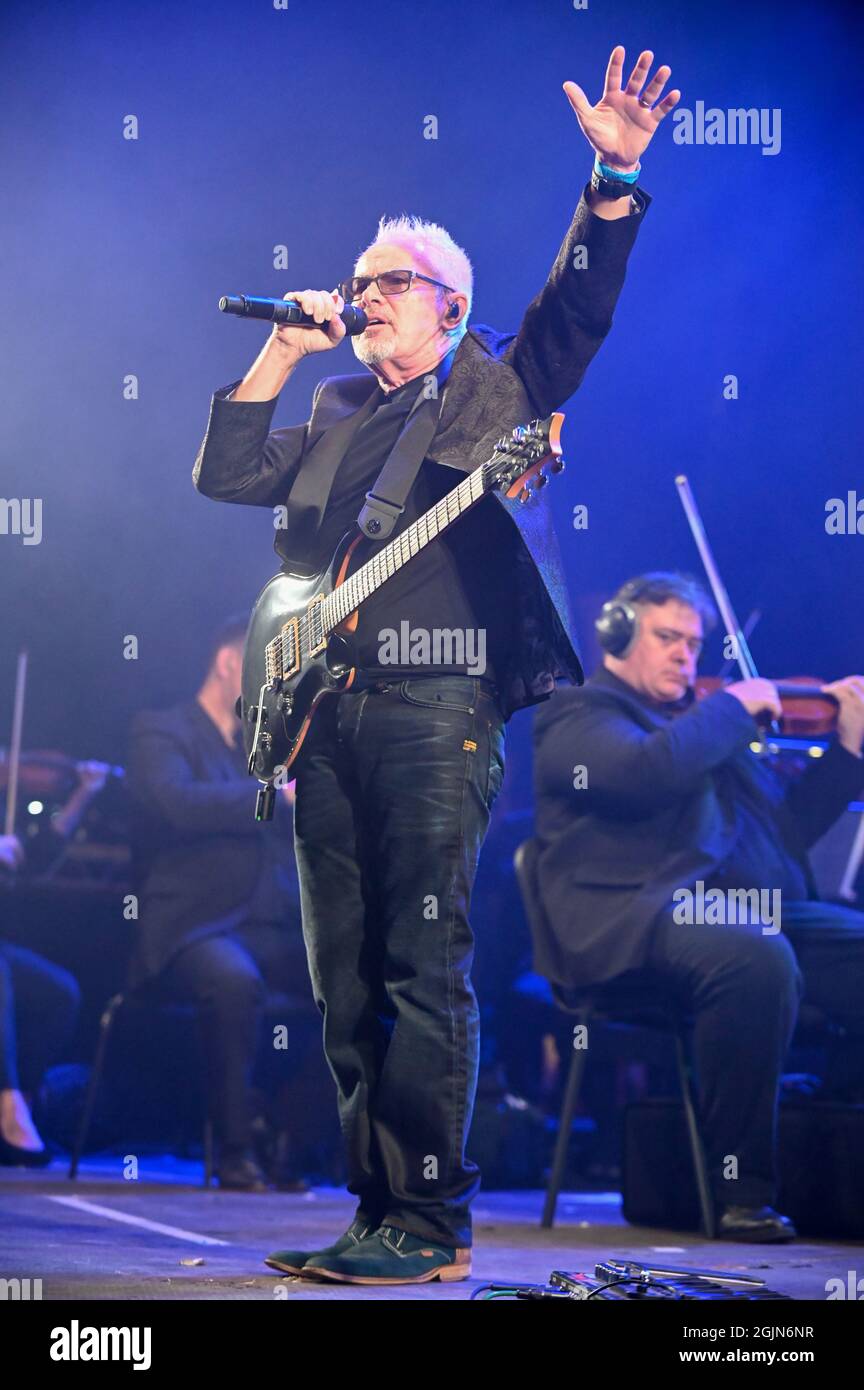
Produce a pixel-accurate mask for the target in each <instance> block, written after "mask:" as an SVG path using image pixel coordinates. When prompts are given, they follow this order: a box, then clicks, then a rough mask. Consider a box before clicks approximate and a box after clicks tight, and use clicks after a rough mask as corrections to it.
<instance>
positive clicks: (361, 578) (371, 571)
mask: <svg viewBox="0 0 864 1390" xmlns="http://www.w3.org/2000/svg"><path fill="white" fill-rule="evenodd" d="M485 468H486V465H485V464H481V465H480V467H479V468H475V469H474V470H473V472H471V473H469V474H468V475H467V477H465V478H463V480H462V482H461V483H459V484H458V485H457V486H456V487H454V488H453V490H452V491H451V492H448V493H447V495H446V496H445V497H442V498H441V501H440V502H436V503H435V505H434V506H432V507H430V508H429V510H428V511H426V512H424V513H423V515H422V516H421V517H418V518H417V520H416V521H415V522H413V523H412V524H411V525H410V526H408V527H407V528H406V529H405V530H404V531H402V532H401V534H400V535H398V536H397V537H396V538H395V540H392V541H390V543H389V544H388V545H385V546H384V549H383V550H379V551H378V553H377V555H373V557H372V559H371V560H367V561H366V563H365V565H362V566H361V567H360V569H359V570H356V571H355V573H354V574H352V575H351V576H350V578H348V579H346V580H345V582H344V583H343V584H340V585H339V587H338V589H334V590H333V592H332V593H331V594H329V595H328V597H327V598H326V599H325V600H324V603H323V605H322V607H323V609H324V613H323V626H324V632H325V633H328V632H332V631H333V629H334V628H335V627H337V626H338V624H339V623H341V622H344V620H345V619H346V618H347V617H348V615H349V613H353V612H354V610H355V609H356V608H359V607H360V604H361V603H364V602H365V601H366V599H367V598H370V597H371V595H372V594H374V593H375V591H376V590H377V589H380V588H381V585H382V584H386V583H387V580H388V579H392V578H393V575H394V574H396V573H397V571H398V570H400V569H401V568H402V566H403V565H405V564H407V563H408V561H409V560H412V559H413V558H414V556H415V555H419V553H420V551H421V550H424V549H425V548H426V546H427V545H429V544H431V542H432V541H434V540H437V538H438V537H439V536H441V535H443V533H444V532H445V531H446V530H447V528H448V526H452V525H453V522H454V521H458V519H459V517H460V516H463V515H464V513H465V512H467V510H468V508H469V507H473V505H474V503H475V502H479V501H480V498H481V497H482V496H483V495H484V493H485V492H486V491H487V490H488V489H487V487H486V482H485Z"/></svg>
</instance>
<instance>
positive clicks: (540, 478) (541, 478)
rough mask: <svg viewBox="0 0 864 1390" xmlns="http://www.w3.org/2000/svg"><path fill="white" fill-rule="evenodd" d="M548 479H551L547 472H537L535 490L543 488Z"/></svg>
mask: <svg viewBox="0 0 864 1390" xmlns="http://www.w3.org/2000/svg"><path fill="white" fill-rule="evenodd" d="M548 481H549V479H548V478H547V477H546V474H545V473H543V472H542V471H541V472H540V473H538V474H537V477H536V478H535V479H534V490H535V492H539V491H540V489H541V487H545V486H546V484H547V483H548Z"/></svg>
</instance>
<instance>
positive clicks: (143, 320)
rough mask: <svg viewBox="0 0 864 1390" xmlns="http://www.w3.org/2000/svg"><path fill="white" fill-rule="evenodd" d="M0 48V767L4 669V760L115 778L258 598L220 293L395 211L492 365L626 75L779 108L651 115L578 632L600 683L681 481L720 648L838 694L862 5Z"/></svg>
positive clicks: (248, 18)
mask: <svg viewBox="0 0 864 1390" xmlns="http://www.w3.org/2000/svg"><path fill="white" fill-rule="evenodd" d="M0 24H2V59H0V82H2V90H3V120H2V127H0V188H2V196H3V209H4V217H3V224H4V229H3V254H2V258H0V276H2V323H3V332H2V335H0V352H2V362H0V372H2V383H3V391H2V465H0V468H2V471H0V495H2V496H3V497H22V496H23V497H40V498H42V499H43V539H42V542H41V544H40V545H37V546H25V545H23V544H22V541H21V538H20V537H17V536H9V535H0V595H2V616H3V622H2V635H0V745H3V744H5V743H7V742H8V730H9V727H10V722H11V709H12V690H13V681H14V658H15V653H16V651H17V650H18V649H19V647H20V646H22V645H25V644H26V646H27V647H28V648H29V651H30V680H29V691H28V703H27V710H26V718H25V728H24V740H25V747H29V748H34V747H35V748H40V747H41V748H57V749H61V750H63V751H65V752H68V753H70V754H72V755H73V756H74V757H75V758H78V759H82V758H100V759H105V760H108V761H110V762H114V763H120V762H122V761H123V759H124V756H125V740H126V731H127V727H128V724H129V720H130V717H131V715H132V714H133V712H134V711H135V710H136V709H138V708H141V707H142V706H148V705H154V704H163V703H168V702H171V701H174V700H176V699H179V698H182V697H184V696H186V695H188V694H191V693H192V692H193V691H194V689H195V688H196V687H197V684H198V681H199V680H200V677H201V674H202V667H203V663H204V657H205V653H206V649H207V644H208V640H209V636H210V633H211V630H212V629H213V627H214V626H215V625H216V624H217V623H218V622H219V621H220V620H221V619H222V618H223V617H224V616H225V615H226V614H228V613H233V612H236V611H237V610H246V609H248V607H249V606H250V605H251V603H252V601H253V599H254V597H255V595H256V593H257V591H258V590H259V588H260V587H261V585H262V584H263V583H264V582H265V581H266V579H267V578H268V577H269V576H270V574H271V573H272V572H273V571H274V570H275V568H276V562H275V557H274V556H273V553H272V540H273V519H272V515H271V514H270V513H269V512H268V511H265V510H257V509H245V508H241V507H227V506H221V505H218V504H215V503H213V502H211V501H208V500H206V499H205V498H203V497H201V496H199V495H198V494H197V493H196V492H195V491H194V489H193V486H192V482H191V469H192V463H193V460H194V457H195V453H196V450H197V448H198V444H199V442H200V440H201V437H202V434H203V432H204V428H205V425H206V421H207V412H208V407H209V400H210V395H211V392H212V391H213V390H214V389H215V388H216V387H217V386H219V385H223V384H225V383H227V382H229V381H231V380H233V379H235V378H237V377H240V376H242V375H243V373H244V372H245V370H246V369H247V367H248V366H249V364H250V363H251V361H252V360H253V358H254V357H255V355H256V354H257V352H258V350H259V347H260V346H261V344H262V342H263V341H264V338H265V336H266V331H267V330H266V329H264V328H262V327H261V326H255V325H253V324H248V323H243V322H240V321H237V320H234V319H230V318H227V317H224V316H222V315H220V314H219V313H218V312H217V308H216V304H217V300H218V298H219V296H220V295H222V294H225V293H237V292H244V293H251V294H264V295H274V296H282V295H283V294H285V293H286V292H288V291H289V290H298V289H302V288H304V287H306V286H311V287H315V288H320V287H326V288H329V287H331V286H332V285H333V284H335V283H336V281H337V280H338V279H340V278H342V277H343V276H345V275H346V274H348V273H350V271H351V269H352V266H353V262H354V259H355V257H356V256H357V255H358V253H359V252H360V251H361V250H362V249H363V248H364V247H365V246H366V245H367V244H368V243H369V241H370V240H371V239H372V237H373V236H374V233H375V229H376V226H377V222H378V219H379V217H380V216H381V215H382V214H386V215H397V214H399V213H402V212H408V213H415V214H418V215H420V216H422V217H425V218H428V219H431V220H434V221H437V222H440V223H442V224H443V225H444V226H446V227H447V228H448V229H449V230H450V232H451V234H452V235H453V236H454V238H455V239H456V241H457V242H458V243H459V244H461V245H462V246H464V247H465V248H466V250H467V251H468V253H469V255H470V256H471V258H472V260H473V263H474V268H475V303H474V314H473V318H474V320H475V321H476V322H479V323H489V324H491V325H493V326H494V327H496V328H498V329H500V330H505V331H513V330H515V329H516V328H517V326H518V324H519V321H520V317H521V315H522V312H523V310H524V308H525V306H526V305H527V304H528V302H529V300H530V299H531V298H532V297H533V296H534V294H535V293H536V292H537V291H538V289H539V288H540V287H541V285H542V283H543V281H544V279H545V276H546V274H547V271H548V269H549V267H550V265H551V264H552V261H553V259H554V257H555V254H556V252H557V249H558V246H559V244H560V241H561V239H562V237H563V235H564V233H565V231H566V229H567V227H568V224H569V222H570V219H571V217H572V214H573V210H574V208H575V206H576V203H577V201H578V198H579V194H580V191H581V189H582V188H583V186H584V184H585V182H586V181H587V179H588V177H589V173H590V168H591V162H592V155H591V152H590V150H589V148H588V146H587V143H586V141H585V139H584V137H583V135H582V133H581V131H580V129H579V126H578V124H577V121H576V118H575V116H574V114H573V113H572V111H571V109H570V106H569V103H568V102H567V99H566V97H565V96H564V94H563V92H562V90H561V84H562V82H563V81H564V80H566V79H573V80H576V81H578V82H579V83H580V85H581V86H582V87H583V88H584V89H585V91H586V93H587V94H588V96H589V98H590V100H591V101H592V102H593V101H596V100H597V99H598V98H599V96H600V93H601V90H602V83H603V75H604V72H605V68H606V63H607V60H608V56H609V53H610V51H611V49H612V47H613V46H614V45H615V44H616V43H623V44H624V46H625V48H626V63H625V72H626V73H627V74H629V71H630V68H631V67H632V64H633V62H634V61H635V59H636V57H637V55H638V53H639V51H640V50H641V49H642V48H645V47H650V48H651V49H652V50H653V51H654V53H655V61H656V63H661V62H668V63H669V64H670V65H671V67H672V78H671V83H670V86H678V87H680V88H681V90H682V94H683V95H682V101H681V106H682V107H686V108H689V109H693V108H695V105H696V102H697V101H699V100H701V101H704V103H705V105H706V106H707V107H719V108H722V109H723V110H727V109H729V108H732V107H757V108H763V107H764V108H779V109H780V111H781V113H782V126H781V135H782V144H781V149H780V152H779V153H778V154H776V155H773V156H771V155H763V154H762V152H761V149H760V148H759V147H758V146H752V145H745V146H736V145H717V146H708V145H695V144H694V145H677V144H675V143H674V141H673V129H674V127H673V120H672V117H669V118H667V120H666V121H665V122H664V124H663V125H662V126H661V128H660V130H659V132H658V134H657V136H656V138H655V140H654V142H653V143H652V145H651V147H650V149H649V150H648V152H647V154H646V157H645V159H644V172H643V175H642V183H643V186H644V187H645V189H646V190H647V191H648V192H649V193H650V194H651V195H652V196H653V199H654V201H653V204H652V206H651V209H650V211H649V213H648V216H647V218H646V221H645V225H644V226H643V228H642V231H641V233H640V236H639V239H638V243H637V245H636V248H635V251H634V253H633V256H632V258H631V261H630V269H629V274H628V280H627V284H626V285H625V288H624V291H623V294H622V298H621V301H620V304H619V308H618V311H617V313H616V317H615V323H614V326H613V329H612V332H611V334H610V336H609V339H608V341H607V342H606V343H605V344H604V346H603V348H602V350H601V352H600V354H599V357H598V359H597V360H596V362H595V363H594V364H593V365H592V367H591V368H590V370H589V372H588V375H587V377H586V380H585V383H584V384H583V387H582V389H581V390H580V391H579V392H578V394H577V395H576V397H575V398H574V399H573V401H572V402H571V403H570V405H569V406H568V407H567V408H566V423H565V427H564V443H565V451H566V456H567V459H568V468H567V471H566V472H565V473H564V474H563V475H562V476H561V477H560V478H559V479H557V480H556V481H555V483H554V488H555V501H556V503H557V514H558V519H559V534H560V539H561V545H562V551H563V555H564V562H565V567H566V572H567V576H568V579H569V585H570V591H571V595H572V597H573V600H574V606H575V611H576V613H577V615H578V622H579V628H580V635H581V637H582V639H583V642H584V643H585V645H586V647H588V649H589V652H590V653H591V655H592V656H594V655H596V653H595V651H594V649H593V644H592V638H591V627H590V624H591V620H592V618H593V616H594V613H595V611H596V609H597V607H598V606H599V604H600V602H601V601H602V600H603V598H604V597H606V596H608V594H609V593H610V592H611V591H612V590H614V589H615V588H616V587H617V586H618V585H619V583H620V582H621V581H623V580H624V579H625V578H627V577H629V576H631V575H633V574H634V573H637V572H638V571H640V570H643V569H648V568H661V567H681V568H686V569H692V570H694V571H695V572H697V573H698V572H699V561H698V557H697V555H696V552H695V549H694V546H693V542H692V540H691V537H690V534H689V531H688V529H687V526H686V523H685V519H684V515H683V512H682V510H681V508H680V505H679V502H678V500H677V496H676V492H675V488H674V484H673V478H674V476H675V474H676V473H678V472H679V471H682V470H684V471H686V472H687V473H688V475H689V476H690V478H691V480H692V483H693V486H694V489H695V492H696V496H697V500H698V502H699V504H700V507H701V510H702V513H703V516H704V519H705V523H706V526H707V529H708V533H709V536H710V539H711V541H712V544H713V547H714V549H715V552H716V556H717V560H718V563H719V566H720V570H721V572H722V574H723V575H724V578H725V580H726V583H727V586H728V588H729V590H730V593H731V596H732V600H733V603H734V604H735V605H736V607H737V609H738V612H739V616H740V617H741V619H742V620H743V619H744V618H745V617H746V615H747V614H748V613H749V611H750V610H751V609H752V608H755V607H758V608H760V609H761V610H762V614H763V616H762V619H761V622H760V624H759V626H758V628H757V630H756V633H755V635H754V638H753V642H752V645H753V649H754V654H755V657H756V660H757V664H758V666H759V669H760V671H761V672H762V673H763V674H765V675H768V676H774V677H781V676H784V675H789V674H793V673H814V674H816V675H819V676H821V677H824V678H826V679H832V678H836V677H839V676H842V675H845V674H848V673H850V672H852V671H856V670H858V671H860V670H861V668H862V664H864V658H862V654H861V635H862V623H861V616H860V609H861V593H862V577H864V535H861V536H828V535H826V532H825V504H826V501H827V500H828V499H829V498H831V497H836V496H840V497H845V495H846V493H847V491H848V490H850V489H858V491H859V493H862V494H864V469H862V466H861V429H860V411H861V403H862V391H861V387H860V380H861V369H862V337H861V331H860V320H861V312H860V305H861V302H862V275H861V269H860V260H861V245H862V238H861V230H860V229H861V214H862V192H861V177H860V159H861V143H862V142H861V136H862V114H861V113H862V103H864V89H862V81H861V74H862V64H861V57H862V44H861V26H860V8H859V7H858V6H847V5H845V4H841V3H828V2H827V0H823V3H820V4H818V5H816V4H813V3H810V0H800V2H799V3H794V2H792V0H783V3H779V2H778V3H773V0H754V3H752V4H748V5H744V4H737V5H717V4H715V3H700V2H699V0H664V3H662V4H660V5H657V4H647V3H644V0H615V3H612V4H601V3H599V2H596V0H591V3H590V6H589V9H588V10H586V11H577V10H574V9H573V6H572V4H571V3H569V0H524V3H517V0H471V3H468V4H466V3H465V2H464V0H438V3H436V4H435V5H432V6H429V5H425V6H406V5H404V4H396V3H392V2H391V0H378V2H377V3H367V4H358V3H356V0H320V3H316V4H313V5H304V4H301V3H299V0H288V4H287V8H286V9H285V10H277V9H274V8H273V5H272V4H271V3H268V2H267V0H257V3H251V0H233V3H216V2H214V3H209V4H206V5H177V4H174V5H166V4H158V3H153V2H152V0H137V2H136V3H134V4H133V3H131V2H130V0H111V3H87V0H79V2H78V3H76V4H74V5H68V4H61V3H58V2H57V0H53V2H51V3H44V4H38V3H33V0H28V3H26V4H16V3H8V2H7V3H6V4H5V5H4V7H3V13H2V21H0ZM130 114H133V115H135V116H136V117H137V118H138V121H139V138H138V139H137V140H134V141H130V140H125V139H124V138H123V122H124V118H125V117H126V116H128V115H130ZM429 115H435V116H437V118H438V123H439V128H438V139H437V140H426V139H424V138H423V129H424V120H425V118H426V117H427V116H429ZM279 244H285V245H286V246H287V248H288V268H287V269H285V270H275V269H274V267H273V255H274V252H273V248H274V246H276V245H279ZM355 370H357V371H362V370H364V369H363V368H362V367H360V365H359V363H357V362H356V359H355V358H354V355H353V353H352V351H351V349H350V346H348V345H347V344H343V345H342V346H341V348H340V349H337V350H336V351H335V352H334V353H333V354H332V355H330V356H326V357H324V356H317V357H314V358H312V359H311V360H309V361H307V362H305V363H303V364H301V366H300V368H299V370H298V371H297V372H296V374H295V375H294V377H293V378H292V380H291V381H290V383H289V384H288V386H287V387H286V389H285V391H284V392H283V396H282V399H281V401H280V403H279V405H278V408H277V412H276V416H275V421H274V424H275V425H276V426H279V425H286V424H292V423H297V422H301V421H303V420H305V419H306V418H307V416H308V412H309V408H310V404H311V396H312V392H313V389H314V386H315V384H316V382H317V381H318V380H319V379H320V377H321V376H323V375H329V374H339V373H344V372H351V371H355ZM129 373H134V374H135V375H136V376H137V378H138V382H139V392H140V395H139V399H138V400H137V401H127V400H125V399H124V396H123V380H124V377H125V376H126V375H127V374H129ZM729 373H734V374H735V375H736V376H737V377H738V382H739V399H738V400H734V401H727V400H725V399H724V397H723V378H724V377H725V376H726V375H727V374H729ZM579 503H584V504H587V506H588V508H589V527H588V529H587V530H585V531H576V530H574V529H573V526H572V514H573V508H574V506H576V505H577V504H579ZM129 634H133V635H135V636H136V637H137V638H138V641H139V647H140V651H139V659H138V660H136V661H127V660H124V659H123V642H124V637H126V636H127V635H129ZM719 660H720V657H719V639H718V638H717V637H715V638H714V639H713V640H712V642H711V643H710V644H709V646H708V649H707V652H706V659H705V668H706V669H707V670H712V669H716V667H717V666H718V665H719ZM529 730H530V715H527V714H524V713H522V714H519V715H517V716H516V717H515V719H514V720H513V721H512V722H511V724H510V726H509V734H510V770H509V774H508V779H507V782H506V784H505V790H504V792H503V793H502V796H501V797H500V799H499V802H498V804H497V806H496V810H495V818H494V822H493V830H492V834H491V835H490V839H489V841H488V843H487V849H486V852H485V856H484V866H483V869H482V870H481V876H480V878H479V880H478V887H477V893H476V895H475V903H476V912H475V917H476V921H477V924H478V932H479V935H480V939H481V946H482V949H481V951H480V953H479V959H478V971H477V981H478V985H479V986H480V987H481V991H482V990H483V989H484V987H485V985H486V982H487V981H490V980H491V979H492V978H493V977H495V976H496V975H497V976H498V977H499V979H500V978H501V976H509V975H510V974H511V971H512V970H514V969H516V968H517V966H518V962H519V960H520V957H521V955H522V954H523V952H524V950H525V947H526V938H525V933H524V924H522V923H521V922H520V919H519V914H518V908H517V907H516V902H515V892H514V885H513V881H512V877H511V876H510V870H509V866H510V854H511V851H512V848H513V846H514V845H515V843H517V842H518V840H519V839H520V838H522V837H523V835H524V834H525V833H527V832H528V830H529V829H530V760H529V757H528V735H529ZM253 792H254V785H253V784H251V783H250V814H251V798H252V795H253ZM114 920H116V913H115V914H114ZM481 997H483V995H482V993H481ZM486 997H487V998H489V997H490V996H489V995H488V994H487V995H486Z"/></svg>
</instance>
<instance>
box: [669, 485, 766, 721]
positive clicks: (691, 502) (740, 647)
mask: <svg viewBox="0 0 864 1390" xmlns="http://www.w3.org/2000/svg"><path fill="white" fill-rule="evenodd" d="M675 486H676V487H677V489H678V496H679V498H680V499H681V506H682V507H683V508H684V513H685V515H686V517H687V521H688V523H689V526H690V531H691V533H692V535H693V539H694V541H695V542H696V549H697V550H698V551H699V556H700V558H701V560H702V564H703V565H704V567H705V573H706V575H707V576H708V583H709V584H710V585H711V592H712V593H713V595H714V602H715V603H716V604H717V607H718V609H719V610H720V616H721V618H722V619H723V624H724V626H725V628H726V636H727V637H731V639H732V642H733V645H734V648H735V652H734V659H735V661H736V662H737V663H738V669H739V671H740V672H741V676H742V679H743V680H752V679H754V678H757V677H758V675H759V672H758V671H757V670H756V663H755V661H754V660H753V653H752V652H751V651H750V647H749V645H748V642H747V638H746V637H745V635H744V632H743V630H742V628H741V624H740V623H739V622H738V619H737V618H736V616H735V610H734V608H733V607H732V602H731V600H730V598H729V595H728V593H727V592H726V586H725V584H724V583H723V580H722V579H721V578H720V571H719V570H718V568H717V566H716V564H715V562H714V556H713V554H712V552H711V547H710V545H709V544H708V537H707V535H706V533H705V527H704V525H703V524H702V517H701V516H700V515H699V508H698V507H697V506H696V498H695V497H694V496H693V490H692V488H691V487H690V483H689V481H688V479H687V477H686V476H685V474H683V473H679V474H678V477H677V478H676V479H675ZM769 728H770V730H771V732H772V733H773V734H779V732H780V727H779V725H778V723H777V720H776V719H772V720H771V722H770V724H769ZM763 743H764V739H763Z"/></svg>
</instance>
